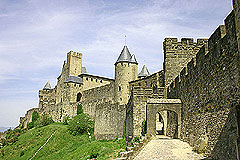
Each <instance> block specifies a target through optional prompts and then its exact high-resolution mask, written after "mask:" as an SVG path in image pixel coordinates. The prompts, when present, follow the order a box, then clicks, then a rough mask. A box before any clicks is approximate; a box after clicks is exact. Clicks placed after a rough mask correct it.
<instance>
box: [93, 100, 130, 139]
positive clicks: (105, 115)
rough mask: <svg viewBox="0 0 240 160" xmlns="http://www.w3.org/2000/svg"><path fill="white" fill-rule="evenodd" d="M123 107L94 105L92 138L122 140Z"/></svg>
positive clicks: (124, 113) (117, 105) (104, 104)
mask: <svg viewBox="0 0 240 160" xmlns="http://www.w3.org/2000/svg"><path fill="white" fill-rule="evenodd" d="M125 116H126V109H125V105H119V104H118V103H114V104H112V103H109V102H103V103H101V104H98V105H96V112H95V127H94V136H95V138H96V139H108V140H109V139H115V138H116V137H118V138H122V136H123V129H124V123H125Z"/></svg>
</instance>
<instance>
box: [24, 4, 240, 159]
mask: <svg viewBox="0 0 240 160" xmlns="http://www.w3.org/2000/svg"><path fill="white" fill-rule="evenodd" d="M233 5H234V9H233V10H232V12H231V13H230V14H229V15H228V16H227V18H226V19H225V25H220V26H219V27H218V28H217V29H216V30H215V32H214V33H213V34H212V35H211V36H210V38H209V39H197V41H196V42H194V40H193V39H192V38H182V39H181V41H180V42H179V41H178V39H177V38H165V40H164V43H163V46H164V63H163V70H161V71H158V72H156V73H153V74H150V73H149V72H148V69H147V67H146V66H143V68H142V70H141V72H140V73H138V63H137V60H136V57H135V55H132V54H131V53H130V51H129V49H128V47H127V45H125V46H124V47H123V50H122V51H121V53H120V55H119V57H118V59H117V61H116V63H115V78H114V79H110V78H106V77H101V76H96V75H91V74H88V73H87V72H86V68H85V67H83V66H82V54H81V53H76V52H72V51H70V52H69V53H67V60H66V61H64V64H63V67H62V72H61V74H60V76H59V77H58V78H57V79H58V82H57V85H56V86H55V87H54V88H51V86H50V84H49V82H47V84H46V85H45V86H44V88H43V89H42V90H39V107H38V108H33V109H31V110H29V111H28V112H27V113H26V115H25V117H21V118H20V123H21V124H23V125H24V127H26V126H27V123H28V122H30V121H31V115H32V112H33V111H34V110H36V111H37V112H39V113H40V114H48V115H50V116H51V117H52V118H53V120H54V121H57V122H61V121H62V120H63V118H64V117H65V116H70V117H73V116H75V115H76V113H77V105H78V104H81V105H82V106H83V110H84V112H85V113H87V114H89V115H90V117H91V118H92V119H93V120H94V121H95V128H94V134H95V138H96V139H115V138H116V137H122V136H123V133H125V136H126V139H127V140H128V141H131V140H132V139H133V138H134V137H140V136H141V135H142V130H143V126H144V123H145V124H146V126H147V136H154V135H156V133H157V132H156V121H161V122H162V123H163V127H162V134H164V135H167V136H170V137H172V138H179V139H181V140H183V141H185V142H188V143H189V144H190V145H191V146H193V147H195V148H197V147H198V146H197V145H198V143H196V142H199V140H204V142H206V143H205V146H204V153H205V155H206V156H209V157H212V158H214V159H239V152H240V137H239V135H240V90H239V86H240V82H239V74H240V71H239V69H240V66H239V65H240V60H239V56H240V9H239V5H240V1H239V0H234V1H233ZM156 117H157V118H156Z"/></svg>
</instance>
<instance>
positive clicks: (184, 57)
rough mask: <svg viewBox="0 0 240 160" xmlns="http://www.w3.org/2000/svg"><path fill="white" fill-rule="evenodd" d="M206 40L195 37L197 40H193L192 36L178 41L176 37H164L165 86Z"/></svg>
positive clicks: (193, 56)
mask: <svg viewBox="0 0 240 160" xmlns="http://www.w3.org/2000/svg"><path fill="white" fill-rule="evenodd" d="M207 42H208V39H197V42H194V41H193V38H182V39H181V41H180V42H178V40H177V38H165V40H164V43H163V45H164V64H163V67H164V74H165V86H168V85H169V84H170V83H171V82H172V80H174V79H175V78H176V76H177V75H178V74H179V73H180V71H181V70H182V69H183V68H184V67H186V66H187V63H188V62H189V61H190V60H191V59H192V58H195V56H196V54H197V52H198V51H199V50H200V48H201V47H202V46H203V45H204V44H207Z"/></svg>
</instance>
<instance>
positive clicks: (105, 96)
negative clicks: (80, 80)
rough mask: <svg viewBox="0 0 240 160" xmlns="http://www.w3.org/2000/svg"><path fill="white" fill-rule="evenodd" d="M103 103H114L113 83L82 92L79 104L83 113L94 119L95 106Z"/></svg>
mask: <svg viewBox="0 0 240 160" xmlns="http://www.w3.org/2000/svg"><path fill="white" fill-rule="evenodd" d="M105 102H109V103H114V83H111V84H108V85H105V86H101V87H96V88H93V89H89V90H86V91H83V97H82V101H81V102H80V103H81V104H82V106H83V111H84V113H87V114H89V115H90V117H91V118H92V119H95V110H96V106H97V105H99V104H102V103H105Z"/></svg>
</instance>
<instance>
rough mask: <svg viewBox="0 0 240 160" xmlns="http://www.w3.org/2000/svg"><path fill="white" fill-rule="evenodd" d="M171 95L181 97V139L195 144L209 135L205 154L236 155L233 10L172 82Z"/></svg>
mask: <svg viewBox="0 0 240 160" xmlns="http://www.w3.org/2000/svg"><path fill="white" fill-rule="evenodd" d="M207 48H208V50H207ZM168 98H179V99H181V101H182V123H181V124H182V125H181V126H182V128H181V139H182V140H184V141H187V142H189V143H190V144H192V145H193V146H195V145H196V144H195V143H194V142H196V141H197V140H198V139H199V138H200V136H201V135H207V136H208V138H209V140H208V145H207V146H206V152H205V154H206V155H208V156H211V157H212V158H214V159H237V150H236V148H237V147H236V146H237V138H238V136H239V135H238V133H237V118H236V113H237V112H236V108H237V107H239V101H240V100H239V99H240V91H239V49H238V42H237V35H236V26H235V16H234V11H233V12H232V13H231V14H230V15H228V17H227V18H226V19H225V26H223V25H221V26H219V27H218V28H217V29H216V31H215V32H214V33H213V34H212V35H211V37H210V38H209V43H208V46H204V47H202V48H201V50H200V51H199V52H198V53H197V55H196V61H195V62H194V59H192V60H191V61H190V62H189V63H188V64H187V67H186V68H183V70H182V71H181V73H180V75H179V76H177V77H176V78H175V80H174V81H173V83H171V85H170V88H169V89H168Z"/></svg>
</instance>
